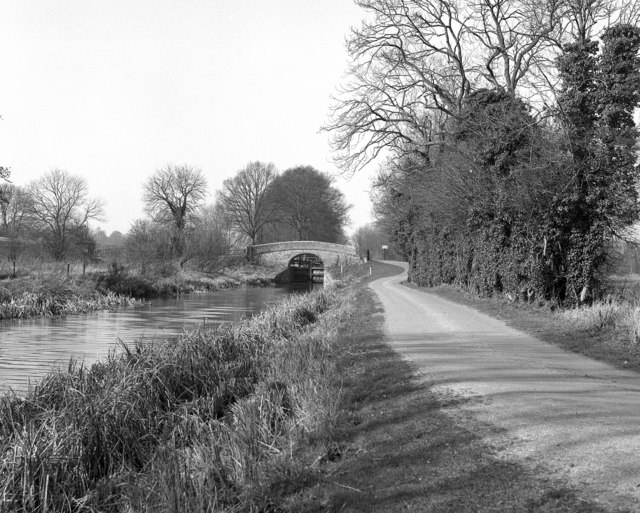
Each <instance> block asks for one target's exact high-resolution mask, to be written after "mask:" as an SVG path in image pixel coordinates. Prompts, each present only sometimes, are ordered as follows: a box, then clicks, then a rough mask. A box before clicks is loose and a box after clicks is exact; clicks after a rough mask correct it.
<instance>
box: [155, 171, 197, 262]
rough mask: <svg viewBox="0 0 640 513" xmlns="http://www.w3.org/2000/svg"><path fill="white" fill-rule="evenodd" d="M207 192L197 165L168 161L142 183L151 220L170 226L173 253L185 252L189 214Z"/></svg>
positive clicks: (176, 254) (181, 253)
mask: <svg viewBox="0 0 640 513" xmlns="http://www.w3.org/2000/svg"><path fill="white" fill-rule="evenodd" d="M206 193H207V181H206V179H205V177H204V175H203V173H202V171H200V170H199V169H195V168H192V167H190V166H187V165H182V166H174V165H167V166H165V167H164V168H162V169H158V170H157V171H156V172H155V173H154V174H153V175H151V176H150V177H149V178H148V179H147V181H146V182H145V183H144V194H143V200H144V204H145V207H146V209H147V213H148V214H149V216H150V217H151V219H153V221H155V222H157V223H160V224H163V225H165V226H170V227H171V229H172V231H173V235H172V241H171V244H172V249H173V252H174V255H175V256H177V257H181V256H182V255H183V252H184V235H185V234H184V232H185V227H186V225H187V222H188V220H189V216H190V215H191V214H193V213H194V211H195V209H196V208H197V207H198V205H199V204H200V202H201V201H202V200H203V199H204V197H205V195H206Z"/></svg>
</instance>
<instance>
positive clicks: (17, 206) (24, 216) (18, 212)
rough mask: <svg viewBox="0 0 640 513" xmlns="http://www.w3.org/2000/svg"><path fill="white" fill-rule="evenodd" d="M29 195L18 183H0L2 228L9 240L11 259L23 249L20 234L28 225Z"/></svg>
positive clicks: (0, 219) (3, 234)
mask: <svg viewBox="0 0 640 513" xmlns="http://www.w3.org/2000/svg"><path fill="white" fill-rule="evenodd" d="M28 207H29V196H28V194H27V193H26V191H25V190H24V189H22V188H20V187H18V186H16V185H13V184H9V183H4V184H0V217H1V218H0V222H1V223H2V225H1V226H0V230H1V232H0V233H2V236H3V237H6V238H7V239H8V240H9V254H8V257H9V258H10V259H12V260H13V259H15V258H16V257H17V255H18V253H19V252H20V250H21V246H22V244H21V243H20V236H21V235H22V232H23V230H24V228H25V226H26V225H28V218H29V215H28Z"/></svg>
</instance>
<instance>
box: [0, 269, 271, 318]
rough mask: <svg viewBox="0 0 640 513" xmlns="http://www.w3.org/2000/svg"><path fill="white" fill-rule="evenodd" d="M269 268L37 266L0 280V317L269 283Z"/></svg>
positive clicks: (52, 313) (55, 312) (78, 310)
mask: <svg viewBox="0 0 640 513" xmlns="http://www.w3.org/2000/svg"><path fill="white" fill-rule="evenodd" d="M272 274H273V270H271V269H268V268H263V267H256V266H242V267H237V268H234V269H229V270H226V271H225V272H221V273H218V274H217V275H213V276H212V275H205V274H203V273H198V272H194V271H186V270H185V271H183V270H180V271H176V272H173V273H171V274H162V275H161V274H145V275H141V274H137V273H131V272H127V271H126V270H125V269H124V268H122V267H119V266H110V268H109V269H106V268H105V269H95V268H93V269H89V271H88V272H87V273H86V274H75V275H74V274H68V273H67V271H66V266H54V265H49V266H46V265H38V266H35V265H34V266H33V267H32V268H31V269H29V268H24V267H23V269H22V271H21V273H20V274H18V276H16V277H13V276H12V275H7V276H4V278H2V279H0V320H4V319H24V318H29V317H38V316H56V315H68V314H74V313H85V312H89V311H94V310H102V309H108V308H115V307H119V306H131V305H138V304H141V303H142V301H143V300H146V299H151V298H153V297H158V296H163V295H175V294H186V293H192V292H209V291H216V290H222V289H228V288H236V287H242V286H264V285H267V284H269V283H270V281H271V278H272Z"/></svg>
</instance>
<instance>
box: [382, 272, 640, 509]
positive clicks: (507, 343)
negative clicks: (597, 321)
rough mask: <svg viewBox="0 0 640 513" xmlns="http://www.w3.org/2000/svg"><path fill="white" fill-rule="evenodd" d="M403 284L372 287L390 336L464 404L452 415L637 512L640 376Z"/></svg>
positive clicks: (510, 452)
mask: <svg viewBox="0 0 640 513" xmlns="http://www.w3.org/2000/svg"><path fill="white" fill-rule="evenodd" d="M388 263H393V264H396V265H402V266H403V267H404V268H405V270H406V267H407V265H406V264H400V263H398V262H388ZM404 280H406V275H405V274H401V275H398V276H394V277H390V278H382V279H380V280H377V281H374V282H373V283H371V284H370V287H371V288H372V289H373V291H374V292H375V293H376V295H377V296H378V298H379V300H380V302H381V303H382V306H383V308H384V312H385V314H384V315H385V331H386V335H387V336H388V339H389V343H390V345H391V346H392V347H393V348H394V349H395V350H396V351H398V352H399V353H401V354H402V355H403V356H404V357H405V358H407V359H408V360H410V361H411V362H412V363H413V364H414V365H415V366H416V368H417V369H418V371H419V372H420V374H421V375H422V376H424V378H425V379H427V380H428V381H430V382H432V383H435V384H436V389H437V390H438V391H439V392H441V393H442V394H445V395H446V396H447V397H450V396H452V395H453V396H455V397H458V398H461V399H464V400H463V401H460V405H459V406H455V407H454V408H452V409H451V412H452V415H458V416H459V417H460V421H461V422H464V419H465V418H466V417H468V416H469V415H471V416H472V417H473V419H474V420H475V421H478V420H479V421H480V422H483V423H488V424H489V425H491V426H494V427H497V428H500V430H504V431H503V435H501V436H502V440H501V442H500V444H499V445H500V446H502V447H505V440H507V443H506V447H507V448H506V449H504V454H505V456H506V457H515V458H517V459H520V460H523V461H527V460H529V461H530V462H531V463H534V464H536V463H544V465H545V466H546V467H547V468H549V469H550V472H551V473H552V475H554V476H555V477H561V478H563V479H567V480H568V482H569V483H571V484H572V485H574V486H577V487H578V488H579V489H581V490H584V493H585V497H587V498H589V499H595V500H598V501H599V502H601V503H603V504H607V505H609V506H625V507H627V508H630V509H631V510H632V511H640V375H638V374H636V373H633V372H626V371H623V370H618V369H615V368H613V367H611V366H609V365H606V364H604V363H600V362H597V361H594V360H591V359H588V358H585V357H583V356H580V355H576V354H573V353H568V352H565V351H563V350H562V349H560V348H557V347H555V346H552V345H549V344H547V343H544V342H541V341H539V340H537V339H535V338H534V337H532V336H530V335H527V334H524V333H522V332H519V331H516V330H514V329H512V328H510V327H508V326H507V325H506V324H504V323H503V322H501V321H498V320H496V319H493V318H491V317H488V316H486V315H484V314H482V313H480V312H477V311H476V310H473V309H472V308H469V307H466V306H462V305H457V304H454V303H451V302H449V301H446V300H444V299H441V298H439V297H437V296H435V295H431V294H427V293H424V292H422V291H419V290H415V289H410V288H408V287H405V286H403V285H401V284H400V283H401V282H402V281H404ZM488 431H489V430H488ZM493 432H495V430H493Z"/></svg>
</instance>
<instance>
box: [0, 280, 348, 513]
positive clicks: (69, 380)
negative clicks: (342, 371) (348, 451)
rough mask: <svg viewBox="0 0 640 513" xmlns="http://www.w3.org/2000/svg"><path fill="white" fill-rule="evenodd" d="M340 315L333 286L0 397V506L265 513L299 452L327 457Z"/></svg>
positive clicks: (304, 469)
mask: <svg viewBox="0 0 640 513" xmlns="http://www.w3.org/2000/svg"><path fill="white" fill-rule="evenodd" d="M353 305H354V300H353V292H352V290H351V289H350V288H348V287H345V285H344V283H343V282H334V283H332V284H331V285H328V286H326V287H325V288H323V289H321V290H319V291H315V292H313V293H310V294H304V295H295V296H293V297H291V298H290V299H287V300H285V301H284V302H282V303H280V304H278V305H276V306H274V307H272V308H271V309H269V310H268V311H266V312H264V313H263V314H261V315H258V316H256V317H254V318H252V319H250V320H246V321H243V322H240V323H237V324H231V325H224V326H222V327H220V328H218V329H205V328H200V329H197V330H195V331H192V332H190V333H186V334H185V335H184V336H182V337H179V338H178V339H177V340H174V341H170V342H154V343H150V342H146V341H140V342H138V343H136V344H135V345H133V346H132V347H124V346H123V347H121V348H120V349H119V350H118V351H116V352H114V353H112V354H111V355H110V356H109V358H108V359H107V360H106V361H103V362H100V363H97V364H94V365H93V366H91V367H90V368H85V367H83V366H82V365H81V364H78V363H74V362H72V363H70V365H69V368H68V369H67V370H64V371H60V372H56V373H53V374H50V375H49V376H47V377H46V378H45V379H43V380H42V381H41V382H40V383H39V384H38V385H37V386H35V387H34V388H33V389H32V390H30V391H29V392H28V393H27V395H26V397H24V398H19V397H13V396H5V397H3V398H2V400H1V401H0V444H1V445H2V446H1V447H0V454H2V459H1V460H0V482H1V483H2V487H1V488H0V501H1V502H0V509H2V510H6V511H34V512H35V511H42V512H44V511H213V510H221V511H238V510H252V511H269V510H270V508H274V507H275V505H274V502H273V501H274V500H276V499H274V498H275V497H279V496H281V495H282V494H284V493H286V492H287V487H289V486H291V483H292V482H300V480H304V479H305V476H306V475H308V472H309V469H310V468H311V464H312V462H307V463H305V464H304V465H303V464H302V463H301V462H300V458H299V456H300V453H301V452H304V453H305V454H308V451H310V450H313V451H316V452H317V455H316V456H315V457H314V459H315V461H316V463H315V464H316V465H317V462H319V461H321V460H322V459H330V458H331V457H332V454H333V452H332V451H333V448H332V447H331V445H330V440H331V436H330V435H331V432H332V430H333V429H334V426H335V423H336V419H337V416H338V408H339V403H340V394H339V390H338V389H336V384H337V382H338V375H337V370H336V367H335V362H336V360H335V356H336V354H338V353H339V352H340V349H339V344H338V339H337V330H338V328H339V326H340V325H341V323H342V322H344V321H345V320H346V319H347V318H348V316H349V315H350V312H352V309H353ZM274 511H275V510H274Z"/></svg>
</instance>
